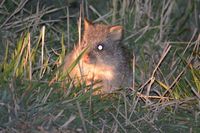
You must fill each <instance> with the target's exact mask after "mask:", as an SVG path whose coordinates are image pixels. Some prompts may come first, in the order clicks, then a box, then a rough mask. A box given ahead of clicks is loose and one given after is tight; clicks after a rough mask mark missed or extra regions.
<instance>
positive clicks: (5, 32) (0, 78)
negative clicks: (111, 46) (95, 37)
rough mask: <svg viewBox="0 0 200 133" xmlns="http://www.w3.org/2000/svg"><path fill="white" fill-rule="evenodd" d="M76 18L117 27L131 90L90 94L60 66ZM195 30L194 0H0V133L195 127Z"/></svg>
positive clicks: (199, 7) (198, 124) (199, 17)
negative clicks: (120, 31)
mask: <svg viewBox="0 0 200 133" xmlns="http://www.w3.org/2000/svg"><path fill="white" fill-rule="evenodd" d="M97 3H98V4H97ZM79 5H80V6H79ZM80 7H81V8H80ZM79 16H81V17H83V16H87V17H88V18H89V19H90V20H93V21H94V22H100V23H106V24H114V25H115V24H120V25H123V26H124V32H125V35H124V40H123V44H124V45H125V46H126V47H128V49H127V50H128V51H129V52H130V53H134V54H133V64H132V66H133V72H134V74H133V77H134V86H133V89H134V91H132V90H128V89H123V90H120V91H117V92H115V93H113V94H104V95H91V91H87V92H86V91H85V90H84V88H86V85H85V83H81V82H80V83H78V84H76V85H74V84H73V79H70V78H69V77H68V76H67V75H65V74H63V73H62V71H60V68H61V67H62V63H63V61H64V57H65V55H66V54H67V53H69V51H70V50H71V49H72V48H73V44H74V43H76V42H77V41H78V39H79V33H80V31H78V24H77V22H78V20H79ZM79 26H80V25H79ZM199 30H200V1H198V0H190V1H187V0H185V1H184V0H170V1H167V0H163V1H160V0H146V1H135V0H101V1H97V0H83V1H81V2H80V1H76V0H69V1H64V0H58V1H57V2H55V1H52V0H43V1H42V2H40V1H36V0H15V1H14V0H2V1H1V2H0V47H1V49H0V132H70V133H71V132H183V133H184V132H187V133H188V132H194V133H198V132H200V106H199V105H200V69H199V68H200V59H199V57H200V52H199V51H200V50H199V47H200V34H199V33H200V32H199ZM83 52H84V51H83ZM79 58H81V55H80V57H79ZM77 62H78V59H77V60H76V61H75V62H74V64H73V65H72V66H71V67H70V68H69V70H68V71H71V69H73V66H74V65H76V64H77ZM91 88H92V86H91Z"/></svg>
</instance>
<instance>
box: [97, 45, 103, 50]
mask: <svg viewBox="0 0 200 133" xmlns="http://www.w3.org/2000/svg"><path fill="white" fill-rule="evenodd" d="M97 49H98V50H99V51H102V50H103V49H104V44H102V43H100V44H98V45H97Z"/></svg>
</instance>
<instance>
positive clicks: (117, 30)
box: [109, 26, 123, 41]
mask: <svg viewBox="0 0 200 133" xmlns="http://www.w3.org/2000/svg"><path fill="white" fill-rule="evenodd" d="M109 32H110V37H111V38H112V40H114V41H119V40H121V39H122V36H123V27H122V26H112V27H110V29H109Z"/></svg>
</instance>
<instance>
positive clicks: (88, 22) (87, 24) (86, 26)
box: [84, 18, 93, 31]
mask: <svg viewBox="0 0 200 133" xmlns="http://www.w3.org/2000/svg"><path fill="white" fill-rule="evenodd" d="M92 25H93V23H92V22H91V21H89V20H88V19H87V18H84V30H85V31H87V30H88V29H89V27H90V26H92Z"/></svg>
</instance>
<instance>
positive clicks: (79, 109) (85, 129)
mask: <svg viewBox="0 0 200 133" xmlns="http://www.w3.org/2000/svg"><path fill="white" fill-rule="evenodd" d="M76 106H77V108H78V112H79V116H80V118H81V122H82V125H83V129H84V132H85V133H87V128H86V124H85V118H84V116H83V113H82V111H81V107H80V104H79V102H78V101H76Z"/></svg>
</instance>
